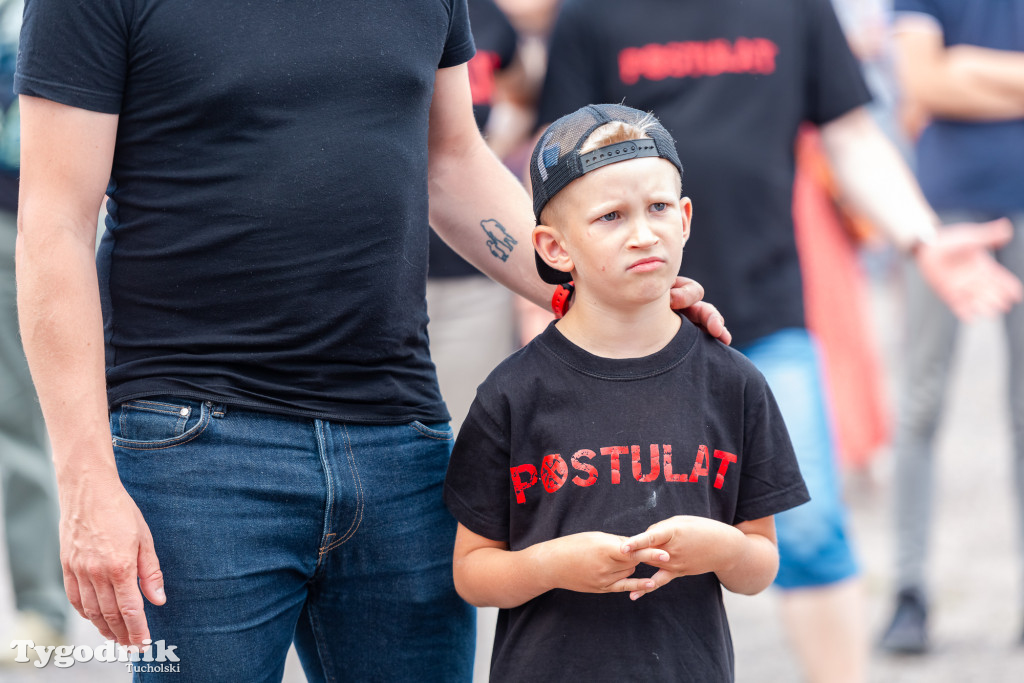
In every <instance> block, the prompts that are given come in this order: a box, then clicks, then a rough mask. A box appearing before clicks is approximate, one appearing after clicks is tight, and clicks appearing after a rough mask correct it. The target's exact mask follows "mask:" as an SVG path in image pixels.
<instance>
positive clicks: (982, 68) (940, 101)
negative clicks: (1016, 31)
mask: <svg viewBox="0 0 1024 683" xmlns="http://www.w3.org/2000/svg"><path fill="white" fill-rule="evenodd" d="M896 48H897V51H898V53H899V60H898V62H897V63H898V65H899V76H900V82H901V85H902V87H903V92H904V94H905V96H906V97H907V98H908V99H909V100H910V101H911V102H913V103H914V104H916V105H920V106H922V107H923V108H924V109H925V110H926V111H927V112H928V113H929V115H931V116H933V117H940V118H946V119H955V120H967V121H1004V120H1009V119H1017V118H1022V117H1024V53H1021V52H1013V51H1008V50H993V49H989V48H983V47H977V46H973V45H956V46H952V47H946V46H945V44H944V42H943V34H942V29H941V27H940V26H939V25H938V23H937V22H932V21H930V20H929V19H927V18H925V17H919V16H916V15H910V16H907V17H904V18H901V19H899V20H898V21H897V23H896Z"/></svg>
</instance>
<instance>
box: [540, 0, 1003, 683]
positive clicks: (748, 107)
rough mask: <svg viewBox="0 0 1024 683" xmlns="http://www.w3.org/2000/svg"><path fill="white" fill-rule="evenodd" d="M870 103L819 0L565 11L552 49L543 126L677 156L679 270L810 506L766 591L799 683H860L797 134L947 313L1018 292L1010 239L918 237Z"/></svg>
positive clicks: (567, 7) (575, 1)
mask: <svg viewBox="0 0 1024 683" xmlns="http://www.w3.org/2000/svg"><path fill="white" fill-rule="evenodd" d="M870 100H871V96H870V94H869V92H868V89H867V87H866V86H865V84H864V80H863V77H862V76H861V72H860V66H859V64H858V62H857V60H856V59H855V58H854V56H853V54H852V53H851V52H850V48H849V46H848V45H847V41H846V39H845V38H844V36H843V34H842V32H841V30H840V27H839V22H838V20H837V18H836V15H835V12H834V10H833V9H832V6H831V5H830V3H829V1H828V0H775V1H774V2H770V3H769V2H745V1H744V0H685V1H683V2H666V1H665V0H636V1H634V2H630V3H621V2H615V0H567V2H565V3H564V4H563V6H562V11H561V14H560V16H559V18H558V20H557V21H556V23H555V28H554V31H553V33H552V37H551V42H550V50H549V63H548V75H547V80H546V82H545V85H544V90H543V94H542V97H541V105H540V116H539V119H540V121H542V122H550V121H553V120H555V119H557V118H559V117H560V116H562V115H564V114H566V113H568V112H571V111H574V110H576V109H578V108H579V107H581V106H583V105H585V104H587V103H590V102H622V103H624V104H626V105H627V106H631V107H635V108H638V109H643V110H648V111H652V112H653V114H654V115H655V116H657V117H658V118H659V119H660V120H661V122H662V123H663V124H664V125H665V127H666V128H668V129H669V131H670V132H671V133H672V134H673V136H674V137H675V138H676V140H677V145H678V148H679V155H680V158H682V159H685V160H686V163H687V164H688V169H689V170H690V171H692V173H688V174H687V178H689V180H686V179H684V191H685V192H686V194H687V195H688V196H690V197H691V198H692V199H693V202H694V205H695V206H696V207H697V210H696V211H695V214H694V224H695V226H697V229H695V230H694V233H693V238H692V239H691V240H690V241H689V242H688V243H687V246H686V252H687V257H686V259H684V261H683V263H684V264H686V265H684V269H685V272H686V274H687V275H688V276H691V277H694V278H696V279H697V280H698V281H700V282H701V283H702V284H703V285H704V286H705V287H706V289H707V293H708V298H709V300H711V301H714V302H715V304H716V305H717V306H719V307H720V308H721V310H722V311H723V313H724V315H725V317H726V319H727V320H728V321H729V326H730V329H731V330H732V331H733V334H734V338H735V344H736V347H737V349H739V350H740V351H742V352H743V353H744V354H745V355H747V356H748V357H749V358H750V359H751V360H752V361H753V362H754V364H755V365H756V366H757V367H758V369H759V370H760V371H761V372H762V373H763V374H764V376H765V377H766V379H767V380H768V384H769V386H770V387H771V388H772V391H773V393H774V394H775V396H776V398H777V400H778V403H779V407H780V408H781V410H782V414H783V418H784V419H785V420H786V425H787V427H788V428H789V432H790V436H791V438H792V440H793V445H794V448H795V450H796V454H797V459H798V461H799V463H800V470H801V472H802V474H803V476H804V479H805V481H806V482H807V487H808V489H809V491H810V494H811V502H810V503H808V504H806V505H803V506H800V507H799V508H796V509H794V510H789V511H786V512H784V513H782V514H780V515H778V516H777V518H776V524H777V526H778V543H779V555H780V568H779V575H778V578H777V579H776V585H777V586H778V587H779V588H781V589H782V590H781V591H780V593H781V596H782V599H781V605H782V615H783V621H784V623H785V625H786V628H787V631H788V635H789V637H790V640H791V641H792V643H793V645H794V648H795V650H796V653H797V656H798V658H799V660H800V664H801V665H802V667H803V669H804V671H805V673H806V675H807V677H808V679H809V680H811V681H828V682H833V681H861V680H864V679H865V678H866V676H867V671H866V669H867V660H868V629H867V617H866V614H865V611H866V610H865V604H864V598H863V596H862V591H861V585H860V581H859V568H858V566H857V563H856V560H855V557H854V552H853V549H852V547H851V545H852V544H851V542H850V540H849V538H848V533H847V522H846V514H845V506H844V504H843V502H842V500H841V496H840V487H839V479H838V472H837V471H836V462H835V459H836V458H835V452H834V449H833V436H832V429H831V425H830V423H829V416H828V410H827V406H826V402H825V393H824V386H823V379H822V377H821V372H820V363H819V358H818V352H817V347H816V341H815V340H814V339H813V338H812V337H811V336H810V335H809V334H808V332H807V330H806V328H805V321H804V310H803V287H802V281H801V273H800V265H799V261H798V259H797V252H796V245H795V239H794V228H793V219H792V211H791V209H792V199H793V196H792V185H793V174H794V165H795V162H794V147H795V140H796V134H797V130H798V128H799V126H800V125H801V124H803V123H805V122H810V123H814V124H816V125H818V126H819V127H820V131H821V138H822V142H823V144H824V149H825V152H826V155H827V156H828V158H829V161H830V163H831V165H832V167H833V170H834V172H835V176H836V180H837V183H838V184H839V186H840V189H841V190H842V191H843V193H844V195H845V196H846V198H847V199H848V200H849V203H850V204H851V205H852V206H853V207H854V208H855V209H857V210H858V211H860V212H861V213H863V214H864V216H865V217H866V218H868V219H870V220H871V221H872V222H874V223H875V224H876V225H878V226H879V227H880V228H881V229H882V230H883V231H884V232H885V233H886V234H887V235H888V236H889V238H890V239H891V241H893V242H894V243H896V244H897V245H898V246H899V247H901V248H902V249H903V250H904V251H905V252H906V253H907V255H908V258H912V259H914V260H915V261H916V262H917V264H918V265H919V266H921V268H922V270H923V271H924V272H925V275H926V277H927V281H928V283H929V285H931V286H932V287H934V288H935V289H936V291H938V292H939V293H940V296H941V297H942V299H943V300H944V301H946V302H947V303H948V304H949V305H950V306H952V307H954V308H955V309H956V310H957V311H958V313H961V314H963V315H971V314H974V313H978V312H988V311H992V310H1002V309H1005V308H1006V307H1008V306H1009V305H1010V303H1011V302H1013V301H1016V300H1019V298H1020V296H1021V283H1020V281H1019V280H1018V279H1017V278H1016V277H1014V276H1013V275H1012V274H1010V273H1008V272H1007V271H1006V270H1005V269H1004V268H1003V267H1001V266H999V265H998V264H997V263H995V261H993V259H992V257H991V255H990V254H989V253H988V251H987V247H988V246H989V245H990V244H999V243H1002V242H1005V241H1006V240H1007V239H1008V238H1009V235H1010V232H1011V230H1010V227H1009V226H1008V225H1006V224H1003V223H999V224H993V225H988V226H972V227H977V228H978V229H977V231H976V232H974V233H972V234H971V236H970V238H969V239H967V240H959V239H955V240H954V239H950V238H948V237H947V236H945V235H942V234H939V235H936V233H935V224H936V222H937V219H936V216H935V213H934V211H933V210H932V208H931V207H930V206H929V205H928V204H927V203H926V202H925V201H924V198H923V197H922V196H921V193H920V190H919V189H918V187H917V184H916V182H915V180H914V177H913V175H912V174H911V173H910V172H909V171H908V170H907V168H906V166H905V164H904V163H903V161H902V159H901V158H900V156H899V154H898V152H897V151H896V150H895V148H894V147H893V146H892V144H891V143H889V142H888V140H887V139H886V138H885V137H884V135H883V134H882V133H881V131H880V130H879V129H878V126H877V125H876V124H875V123H874V122H873V120H872V118H871V116H870V115H869V114H868V112H867V111H866V109H865V105H866V104H867V103H868V102H869V101H870Z"/></svg>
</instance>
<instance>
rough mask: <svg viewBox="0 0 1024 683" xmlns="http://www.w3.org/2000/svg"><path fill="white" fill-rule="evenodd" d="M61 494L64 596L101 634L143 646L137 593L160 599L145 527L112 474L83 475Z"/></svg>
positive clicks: (143, 618)
mask: <svg viewBox="0 0 1024 683" xmlns="http://www.w3.org/2000/svg"><path fill="white" fill-rule="evenodd" d="M62 493H64V495H62V496H61V520H60V557H61V566H62V567H63V569H64V589H65V590H66V591H67V594H68V600H70V601H71V605H72V606H73V607H74V608H75V609H76V610H77V611H78V613H79V614H81V615H82V616H83V617H85V618H86V619H88V620H89V621H91V622H92V623H93V625H94V626H96V628H97V629H99V632H100V634H102V635H103V637H104V638H108V639H111V640H116V641H117V642H118V643H120V644H121V645H124V646H128V645H135V646H137V647H138V648H139V650H140V651H141V650H143V649H144V645H143V641H144V640H146V639H147V638H149V637H150V635H149V626H148V624H147V623H146V614H145V612H144V611H143V602H142V595H143V594H144V595H145V596H146V598H147V599H148V600H149V601H150V602H151V603H153V604H154V605H162V604H164V602H166V598H165V596H164V584H163V575H162V574H161V572H160V563H159V561H158V560H157V557H156V550H155V549H154V547H153V536H152V535H151V534H150V531H149V526H148V525H147V524H146V521H145V520H144V519H143V518H142V513H141V512H140V511H139V508H138V507H137V506H136V505H135V501H133V500H132V499H131V496H129V495H128V492H127V491H125V489H124V486H122V484H121V482H120V481H119V480H118V479H117V478H116V476H115V477H114V478H113V479H111V478H110V477H102V478H100V479H99V480H98V481H97V480H96V479H95V478H89V477H84V476H83V477H82V478H81V479H80V480H79V481H78V482H77V484H76V485H75V486H74V487H73V488H72V489H71V490H69V491H67V492H62ZM140 583H141V587H142V592H141V593H140V591H139V586H140Z"/></svg>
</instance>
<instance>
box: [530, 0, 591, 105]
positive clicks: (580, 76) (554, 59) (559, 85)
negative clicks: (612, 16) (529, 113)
mask: <svg viewBox="0 0 1024 683" xmlns="http://www.w3.org/2000/svg"><path fill="white" fill-rule="evenodd" d="M582 5H583V3H581V2H577V1H574V0H568V1H567V2H566V3H565V4H564V5H563V6H562V9H561V11H560V12H559V14H558V19H557V20H556V21H555V27H554V29H553V30H552V32H551V39H550V41H549V44H548V70H547V74H546V76H545V77H544V87H543V88H542V89H541V95H540V102H539V104H538V111H537V121H538V122H539V123H540V124H548V123H551V122H552V121H554V120H555V119H558V118H559V117H562V116H565V115H566V114H571V113H572V112H574V111H576V110H577V109H579V108H580V107H583V106H586V105H588V104H598V103H600V102H601V100H602V99H603V96H602V92H603V89H602V87H601V73H600V65H601V63H602V60H601V59H600V55H598V54H596V52H595V50H594V48H593V46H594V45H598V44H600V41H598V40H597V39H596V38H595V36H594V31H595V30H596V29H595V28H593V26H592V22H591V21H590V19H591V17H590V15H589V14H587V12H585V11H584V7H583V6H582Z"/></svg>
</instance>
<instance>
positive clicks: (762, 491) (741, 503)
mask: <svg viewBox="0 0 1024 683" xmlns="http://www.w3.org/2000/svg"><path fill="white" fill-rule="evenodd" d="M743 452H744V453H745V454H746V461H747V462H746V463H745V464H744V466H743V469H742V472H741V474H740V490H739V495H738V498H737V502H736V516H735V519H734V520H733V524H738V523H739V522H746V521H750V520H754V519H760V518H762V517H768V516H770V515H775V514H778V513H780V512H782V511H784V510H788V509H790V508H793V507H796V506H797V505H800V504H802V503H806V502H807V501H808V500H810V499H811V497H810V495H809V494H808V493H807V487H806V485H805V484H804V480H803V477H802V476H801V475H800V467H799V466H798V465H797V462H796V454H795V453H794V452H793V444H792V442H791V441H790V439H789V432H788V431H787V430H786V424H785V422H783V420H782V413H781V411H780V410H779V406H778V404H776V403H775V397H774V396H772V392H771V389H769V388H768V383H767V382H766V381H765V380H764V377H762V376H761V375H760V374H758V375H757V376H756V379H752V380H751V381H749V382H748V383H747V386H746V388H745V391H744V429H743Z"/></svg>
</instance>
